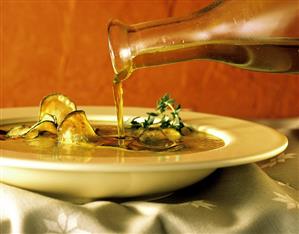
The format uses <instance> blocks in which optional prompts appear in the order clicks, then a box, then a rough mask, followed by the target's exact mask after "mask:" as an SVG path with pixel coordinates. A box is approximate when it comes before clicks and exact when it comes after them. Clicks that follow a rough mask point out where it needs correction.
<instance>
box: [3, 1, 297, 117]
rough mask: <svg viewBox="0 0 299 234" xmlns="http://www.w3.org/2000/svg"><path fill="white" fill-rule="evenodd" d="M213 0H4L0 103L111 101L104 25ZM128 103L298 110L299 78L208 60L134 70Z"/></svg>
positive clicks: (232, 111)
mask: <svg viewBox="0 0 299 234" xmlns="http://www.w3.org/2000/svg"><path fill="white" fill-rule="evenodd" d="M210 2H211V1H210V0H199V1H192V0H177V1H175V0H172V1H171V0H164V1H162V0H159V1H158V0H131V1H130V0H127V1H117V0H111V1H109V0H107V1H104V0H77V1H74V0H69V1H67V0H65V1H63V0H53V1H49V0H45V1H43V0H2V1H1V3H0V4H1V5H0V6H1V18H0V19H1V22H0V23H1V38H0V39H1V51H0V52H1V103H0V106H1V107H14V106H32V105H38V104H39V101H40V100H41V98H42V97H43V96H45V95H47V94H49V93H52V92H61V93H64V94H66V95H68V96H69V97H71V99H73V100H74V101H75V102H76V103H77V104H78V105H113V96H112V88H111V83H112V77H113V72H112V67H111V63H110V58H109V55H108V46H107V23H108V21H109V20H110V19H112V18H118V19H121V20H122V21H124V22H126V23H128V24H133V23H137V22H142V21H148V20H154V19H158V18H165V17H168V16H182V15H186V14H188V13H190V12H193V11H195V10H197V9H199V8H201V7H203V6H206V5H207V4H208V3H210ZM124 86H125V105H127V106H149V107H150V106H154V105H155V102H156V100H157V99H158V98H159V97H160V96H162V95H163V94H164V93H166V92H167V93H170V94H171V95H172V96H173V97H174V98H175V99H176V100H177V101H178V102H179V103H181V104H182V105H183V107H186V108H191V109H193V110H196V111H202V112H209V113H216V114H222V115H231V116H238V117H285V116H299V76H298V75H286V74H263V73H257V72H249V71H244V70H240V69H237V68H233V67H230V66H227V65H224V64H220V63H213V62H208V61H193V62H184V63H180V64H175V65H169V66H162V67H156V68H148V69H143V70H138V71H136V72H135V74H134V76H133V77H132V78H131V79H129V80H128V81H127V82H125V84H124Z"/></svg>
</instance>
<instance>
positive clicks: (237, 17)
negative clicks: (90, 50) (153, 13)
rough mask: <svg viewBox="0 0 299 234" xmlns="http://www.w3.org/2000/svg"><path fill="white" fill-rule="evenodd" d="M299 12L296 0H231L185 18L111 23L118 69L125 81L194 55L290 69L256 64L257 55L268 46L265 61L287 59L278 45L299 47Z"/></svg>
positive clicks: (257, 67) (254, 66) (260, 67)
mask: <svg viewBox="0 0 299 234" xmlns="http://www.w3.org/2000/svg"><path fill="white" fill-rule="evenodd" d="M298 12H299V4H298V2H297V1H294V0H284V1H276V0H267V1H259V0H256V1H252V0H243V1H239V0H227V1H216V2H215V3H214V4H212V5H210V6H208V7H206V8H204V9H201V10H200V11H198V12H195V13H193V14H191V15H189V16H187V17H182V18H168V19H165V20H160V21H153V22H146V23H141V24H136V25H131V26H127V25H125V24H122V23H121V22H119V21H112V22H111V23H110V24H109V28H108V30H109V46H110V54H111V59H112V64H113V67H114V72H115V73H116V74H121V73H122V74H123V75H122V77H123V78H121V79H125V78H126V77H127V76H128V75H129V74H130V73H131V72H132V71H133V70H135V69H138V68H143V67H148V66H156V65H162V64H168V63H174V62H179V61H186V60H192V59H211V60H218V61H222V62H226V63H229V64H232V65H235V66H239V67H242V66H243V67H244V68H247V69H254V70H266V71H268V70H272V71H274V70H281V69H282V67H281V66H284V68H283V69H286V66H291V65H290V64H289V65H286V64H280V65H279V66H278V67H277V64H273V63H275V62H274V61H272V62H270V65H268V66H269V67H265V64H262V65H261V64H260V63H261V61H259V62H258V63H259V64H257V61H256V59H257V58H255V62H253V54H256V50H258V48H257V47H256V46H258V45H268V47H267V48H266V47H263V48H265V52H267V54H268V56H269V58H267V56H266V57H265V56H264V59H268V60H269V59H271V58H272V56H273V54H272V56H271V53H274V55H275V54H276V55H277V56H283V57H286V55H285V53H286V52H285V51H282V50H281V49H278V50H277V49H273V48H274V47H273V45H274V46H275V45H283V46H296V45H297V46H298V44H299V42H298V40H299V29H298V26H297V25H296V24H297V22H298V20H299V13H298ZM262 50H263V49H262ZM287 52H289V51H287ZM292 53H293V52H292ZM256 55H257V54H256ZM292 56H293V57H294V56H296V54H294V53H293V55H292ZM295 59H296V58H295ZM272 60H273V59H272ZM287 60H288V61H289V60H292V58H289V59H287ZM289 62H290V61H289ZM271 63H272V65H273V66H272V65H271ZM248 64H251V65H248ZM250 66H252V67H250ZM274 67H275V69H274ZM273 69H274V70H273ZM274 72H275V71H274Z"/></svg>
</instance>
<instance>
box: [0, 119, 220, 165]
mask: <svg viewBox="0 0 299 234" xmlns="http://www.w3.org/2000/svg"><path fill="white" fill-rule="evenodd" d="M17 125H21V124H15V125H3V126H0V129H1V130H4V131H8V130H9V129H11V128H12V127H14V126H17ZM25 125H28V126H30V125H32V123H26V124H25ZM93 127H94V128H95V129H96V132H97V134H98V135H99V136H100V137H99V140H98V141H95V142H91V143H80V144H65V143H60V142H58V141H57V139H56V138H57V137H56V135H51V134H43V135H40V136H39V137H37V138H34V139H25V138H15V139H14V138H4V137H2V138H1V139H2V140H0V148H1V149H2V150H9V151H14V152H22V153H31V154H36V157H37V158H39V159H42V160H47V161H53V160H54V161H80V162H85V161H86V162H87V161H89V160H90V159H91V158H94V157H95V158H96V157H101V158H104V157H108V158H111V157H115V156H118V155H120V156H125V157H138V156H142V157H144V156H148V157H152V156H165V155H167V156H175V155H178V154H179V155H183V154H184V155H186V156H187V154H189V153H195V152H203V151H208V150H213V149H217V148H220V147H222V146H224V145H225V143H224V141H223V140H222V139H220V138H218V137H215V136H213V135H211V134H207V133H205V132H199V131H194V132H192V133H191V134H190V135H188V136H183V137H182V139H181V140H180V142H178V143H177V144H176V145H174V146H171V147H168V148H167V149H165V150H157V149H155V148H153V149H151V148H150V147H144V146H142V144H140V143H136V142H137V141H138V139H137V138H136V137H134V131H136V130H131V129H126V131H125V133H126V138H125V140H124V141H125V142H126V144H125V145H127V146H126V147H125V148H120V147H119V142H118V140H119V138H118V130H117V126H116V125H110V124H107V123H104V124H101V123H96V124H93ZM130 144H133V145H134V147H133V148H132V147H130V146H128V145H130Z"/></svg>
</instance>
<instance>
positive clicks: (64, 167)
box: [0, 106, 288, 172]
mask: <svg viewBox="0 0 299 234" xmlns="http://www.w3.org/2000/svg"><path fill="white" fill-rule="evenodd" d="M38 108H39V107H13V108H0V112H1V115H0V120H1V124H2V121H3V120H5V119H10V118H11V116H15V115H16V113H19V112H20V111H22V113H23V114H25V113H26V114H27V115H28V112H29V113H30V112H34V113H35V114H36V118H37V115H38ZM78 109H83V110H85V111H86V113H87V116H90V115H91V113H94V114H93V115H94V116H95V117H96V116H97V115H102V116H103V114H99V113H97V111H100V110H101V109H106V110H108V109H109V111H110V112H111V113H112V112H114V110H115V107H113V106H79V107H78ZM95 110H96V111H95ZM149 110H152V109H150V108H145V107H125V108H124V114H125V115H126V116H129V113H132V112H134V113H136V112H138V113H143V115H144V114H145V113H146V111H149ZM110 112H109V113H110ZM34 113H32V115H33V114H34ZM134 115H135V114H134ZM182 115H183V116H184V115H185V116H188V115H189V116H196V117H199V116H201V117H202V118H212V119H213V118H216V119H222V120H226V121H232V122H235V123H239V124H244V125H246V124H247V125H250V126H254V127H256V128H258V129H263V130H265V131H266V130H267V131H268V132H272V134H273V135H276V137H277V138H280V141H281V143H280V146H279V147H276V148H275V149H273V150H268V151H267V152H263V153H260V154H258V155H257V154H254V155H250V154H249V155H245V156H244V155H243V156H242V157H237V158H232V159H222V160H219V161H215V160H214V161H206V162H194V161H190V162H180V163H176V162H167V163H161V164H158V163H146V164H136V163H110V164H108V163H103V164H101V163H93V164H86V163H78V162H76V163H74V162H72V163H69V162H51V161H41V160H31V159H30V160H29V159H25V160H24V159H19V158H8V157H5V156H4V154H5V153H7V152H6V151H5V150H3V149H2V148H1V149H0V150H1V155H0V156H1V157H0V168H1V167H14V168H23V169H25V168H27V169H39V170H54V171H80V172H133V171H136V172H137V171H138V172H141V171H144V172H148V171H164V170H171V171H174V170H180V171H181V170H198V169H208V168H220V167H221V168H222V167H228V166H236V165H242V164H247V163H252V162H257V161H262V160H265V159H268V158H271V157H274V156H276V155H278V154H279V153H281V152H282V151H284V150H285V148H286V147H287V145H288V140H287V138H286V137H285V136H284V135H283V134H281V133H279V132H277V131H276V130H274V129H272V128H270V127H267V126H264V125H261V124H257V123H254V122H250V121H247V120H241V119H237V118H232V117H227V116H220V115H215V114H207V113H201V112H192V111H184V110H183V111H182ZM105 116H109V115H107V114H105ZM113 116H114V115H113ZM110 117H111V116H110ZM114 117H115V116H114ZM19 118H20V117H19ZM32 118H34V116H32ZM115 118H116V117H115ZM183 119H184V118H183ZM218 130H219V129H218ZM226 134H228V133H226ZM228 137H231V138H232V139H228V141H234V140H236V139H233V138H234V134H232V135H229V134H228ZM232 144H233V143H230V142H229V143H228V144H227V145H225V146H223V147H221V148H219V149H222V150H223V149H224V148H225V147H229V146H231V145H232ZM217 150H218V149H215V150H210V151H206V152H209V153H211V152H217ZM206 152H197V153H195V154H201V155H204V154H205V153H206Z"/></svg>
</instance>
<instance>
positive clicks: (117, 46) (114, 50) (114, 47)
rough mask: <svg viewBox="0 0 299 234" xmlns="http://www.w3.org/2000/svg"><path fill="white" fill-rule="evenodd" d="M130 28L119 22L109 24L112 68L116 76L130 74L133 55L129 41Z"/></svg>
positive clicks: (113, 21)
mask: <svg viewBox="0 0 299 234" xmlns="http://www.w3.org/2000/svg"><path fill="white" fill-rule="evenodd" d="M128 28H129V27H128V26H127V25H126V24H124V23H122V22H120V21H118V20H112V21H110V22H109V24H108V45H109V53H110V58H111V63H112V67H113V70H114V73H115V74H116V75H118V74H121V73H124V72H125V71H126V73H129V70H131V60H132V53H131V48H130V46H129V40H128Z"/></svg>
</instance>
